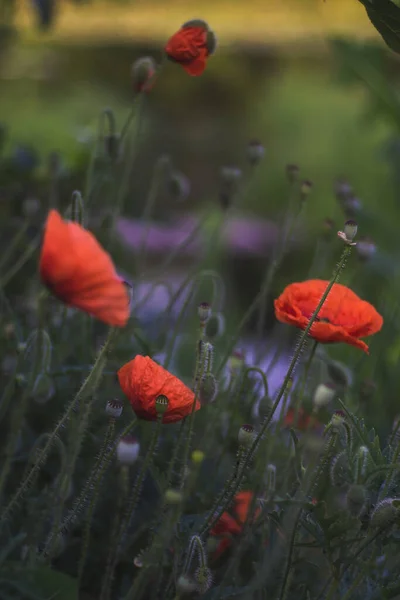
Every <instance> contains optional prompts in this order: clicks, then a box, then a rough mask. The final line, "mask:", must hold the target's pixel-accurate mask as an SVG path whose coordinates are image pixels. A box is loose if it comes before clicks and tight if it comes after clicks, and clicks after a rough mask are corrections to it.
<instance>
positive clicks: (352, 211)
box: [343, 195, 362, 218]
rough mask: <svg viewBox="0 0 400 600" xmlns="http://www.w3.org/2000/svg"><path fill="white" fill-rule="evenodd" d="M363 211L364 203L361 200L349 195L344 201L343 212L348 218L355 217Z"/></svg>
mask: <svg viewBox="0 0 400 600" xmlns="http://www.w3.org/2000/svg"><path fill="white" fill-rule="evenodd" d="M361 209H362V203H361V201H360V199H359V198H357V197H356V196H354V195H349V196H347V197H345V198H344V199H343V210H344V213H345V215H346V216H347V217H349V218H351V217H355V216H356V215H357V213H358V212H360V210H361Z"/></svg>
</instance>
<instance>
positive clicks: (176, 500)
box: [164, 488, 183, 504]
mask: <svg viewBox="0 0 400 600" xmlns="http://www.w3.org/2000/svg"><path fill="white" fill-rule="evenodd" d="M182 499H183V496H182V494H181V492H179V491H178V490H173V489H172V488H170V489H169V490H167V491H166V492H165V495H164V500H165V502H166V503H167V504H180V503H181V502H182Z"/></svg>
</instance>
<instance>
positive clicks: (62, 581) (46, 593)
mask: <svg viewBox="0 0 400 600" xmlns="http://www.w3.org/2000/svg"><path fill="white" fill-rule="evenodd" d="M29 576H30V578H31V581H32V583H33V585H34V587H35V590H37V591H38V592H40V593H41V594H42V595H43V598H49V597H54V599H55V600H78V582H77V580H76V579H73V578H72V577H69V575H65V574H64V573H61V572H60V571H55V570H54V569H50V568H49V567H36V568H35V569H33V570H32V571H30V573H29Z"/></svg>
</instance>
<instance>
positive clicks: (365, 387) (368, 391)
mask: <svg viewBox="0 0 400 600" xmlns="http://www.w3.org/2000/svg"><path fill="white" fill-rule="evenodd" d="M377 389H378V388H377V385H376V383H374V382H373V381H372V379H364V381H362V382H361V383H360V388H359V398H360V400H361V401H362V402H369V401H370V400H372V398H373V397H374V395H375V393H376V390H377Z"/></svg>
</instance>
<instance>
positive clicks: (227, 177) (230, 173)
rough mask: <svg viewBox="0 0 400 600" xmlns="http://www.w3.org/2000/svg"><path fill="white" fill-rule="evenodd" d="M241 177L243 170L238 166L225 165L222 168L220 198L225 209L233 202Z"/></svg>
mask: <svg viewBox="0 0 400 600" xmlns="http://www.w3.org/2000/svg"><path fill="white" fill-rule="evenodd" d="M241 177H242V171H241V170H240V169H238V168H237V167H223V168H222V169H221V173H220V190H219V199H220V202H221V206H222V208H223V209H224V210H226V209H227V208H229V207H230V205H231V204H232V200H233V198H234V196H235V194H236V192H237V191H238V187H239V181H240V179H241Z"/></svg>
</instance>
